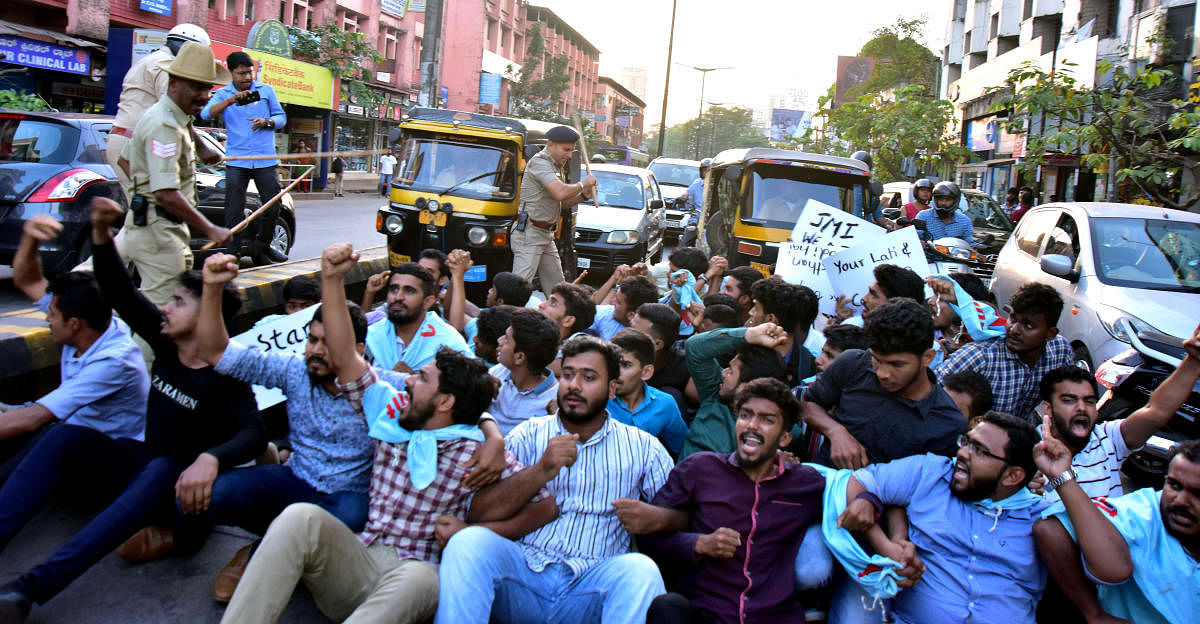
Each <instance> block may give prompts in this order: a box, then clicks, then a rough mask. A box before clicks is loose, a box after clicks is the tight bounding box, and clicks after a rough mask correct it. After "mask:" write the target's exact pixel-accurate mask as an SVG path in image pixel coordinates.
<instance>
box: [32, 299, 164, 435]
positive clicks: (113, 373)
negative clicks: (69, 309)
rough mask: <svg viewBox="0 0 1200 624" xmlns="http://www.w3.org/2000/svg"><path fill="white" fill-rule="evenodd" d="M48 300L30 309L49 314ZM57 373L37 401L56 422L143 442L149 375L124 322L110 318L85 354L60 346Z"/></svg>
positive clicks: (39, 302)
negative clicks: (55, 383) (52, 385)
mask: <svg viewBox="0 0 1200 624" xmlns="http://www.w3.org/2000/svg"><path fill="white" fill-rule="evenodd" d="M52 297H53V295H50V294H47V295H46V296H45V297H42V298H41V299H39V300H38V301H37V302H36V303H35V304H34V306H35V307H37V309H39V310H41V311H42V312H45V313H47V314H49V312H50V299H51V298H52ZM59 373H60V377H61V379H62V382H61V383H60V384H59V385H58V387H57V388H55V389H54V390H51V391H50V392H49V393H48V394H46V395H45V396H43V397H42V398H40V399H38V400H37V401H36V402H37V403H38V404H39V405H41V406H42V407H44V408H46V409H47V410H50V413H51V414H54V417H55V418H56V419H58V420H59V421H62V422H65V423H67V424H71V425H79V426H81V427H87V428H89V429H94V430H96V431H99V432H100V433H103V434H105V435H107V436H108V437H110V438H113V439H116V438H132V439H134V440H142V439H143V436H144V434H145V430H146V395H147V394H148V393H149V392H150V376H149V375H147V374H146V364H145V362H144V361H143V360H142V351H141V349H139V348H138V346H137V344H136V343H134V342H133V338H132V337H131V336H130V335H129V326H127V325H126V324H125V323H124V322H123V321H121V320H120V319H118V318H115V317H114V318H113V319H112V321H110V322H109V324H108V329H106V330H104V333H103V334H100V337H99V338H97V339H96V342H94V343H92V346H90V347H88V349H87V351H84V352H83V353H80V354H78V355H77V354H76V352H75V349H74V348H72V347H68V346H64V347H63V349H62V359H61V360H60V362H59Z"/></svg>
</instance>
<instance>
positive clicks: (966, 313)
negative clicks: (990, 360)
mask: <svg viewBox="0 0 1200 624" xmlns="http://www.w3.org/2000/svg"><path fill="white" fill-rule="evenodd" d="M933 277H940V278H942V279H945V280H947V281H949V282H950V284H951V285H953V286H954V297H955V299H957V300H958V302H957V303H950V302H949V301H947V302H946V305H949V306H950V308H951V309H953V310H954V313H955V314H957V315H958V318H959V319H961V320H962V324H963V329H965V330H967V333H968V334H970V335H971V339H972V340H975V341H976V342H979V341H983V340H987V339H989V338H1000V337H1003V336H1004V326H1005V320H1004V318H1003V317H1001V316H999V315H997V314H996V310H995V309H994V308H992V306H990V305H988V304H986V303H981V302H979V301H976V300H975V299H974V297H972V296H971V295H969V294H967V291H965V290H963V287H962V286H959V285H958V282H956V281H954V279H952V278H951V277H950V276H948V275H934V276H933Z"/></svg>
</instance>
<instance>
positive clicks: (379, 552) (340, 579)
mask: <svg viewBox="0 0 1200 624" xmlns="http://www.w3.org/2000/svg"><path fill="white" fill-rule="evenodd" d="M301 580H303V581H304V584H305V585H306V586H307V587H308V589H309V591H311V592H312V595H313V599H314V600H315V601H316V603H317V607H318V608H319V609H321V612H322V613H324V614H325V615H326V616H328V617H329V618H330V619H333V620H335V621H338V622H342V621H344V622H347V623H349V624H363V623H366V622H380V623H383V622H387V623H410V622H412V623H416V622H425V621H428V620H430V619H431V618H432V617H433V615H434V613H436V612H437V602H438V567H437V566H436V565H434V564H432V563H428V562H425V561H416V560H413V559H400V558H398V557H397V555H396V551H395V549H393V548H392V547H391V546H385V545H383V544H380V543H375V544H372V545H371V546H369V547H364V546H363V545H362V542H360V541H358V537H357V536H355V535H354V533H352V532H350V529H348V528H346V525H345V524H342V521H341V520H338V519H337V518H335V517H333V515H331V514H330V513H329V512H327V511H325V510H324V509H321V508H320V507H317V506H316V505H310V504H308V503H297V504H295V505H291V506H289V507H288V508H287V509H285V510H284V511H283V513H282V514H280V515H279V517H278V518H276V519H275V521H274V522H272V523H271V528H270V529H268V530H267V534H266V536H265V537H263V541H262V544H260V545H259V547H258V550H257V551H256V552H255V553H254V557H253V558H251V559H250V565H249V566H247V567H246V573H245V574H244V575H243V576H242V580H241V582H239V583H238V588H237V591H236V592H234V594H233V599H232V600H230V602H229V607H228V608H227V609H226V610H225V617H223V618H221V622H223V623H232V622H254V623H260V622H275V621H277V620H278V619H279V616H280V614H282V613H283V610H284V608H285V607H286V606H287V604H288V601H289V600H290V599H291V596H292V591H293V590H294V589H295V587H296V583H297V582H298V581H301Z"/></svg>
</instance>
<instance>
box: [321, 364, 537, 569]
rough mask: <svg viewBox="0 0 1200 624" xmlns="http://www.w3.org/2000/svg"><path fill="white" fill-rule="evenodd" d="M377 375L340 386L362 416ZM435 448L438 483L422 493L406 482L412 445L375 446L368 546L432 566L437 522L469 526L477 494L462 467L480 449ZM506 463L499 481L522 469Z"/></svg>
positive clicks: (442, 444) (467, 445) (461, 442)
mask: <svg viewBox="0 0 1200 624" xmlns="http://www.w3.org/2000/svg"><path fill="white" fill-rule="evenodd" d="M376 373H377V372H376V371H375V370H374V369H373V367H367V369H366V370H365V371H364V372H363V374H362V375H361V376H360V377H359V378H358V379H355V380H354V381H352V382H350V383H348V384H338V388H339V389H340V390H342V392H344V393H346V397H347V398H348V399H350V400H351V401H352V402H353V403H354V404H355V405H356V406H357V407H358V408H359V409H360V410H361V409H362V398H363V393H364V392H366V389H367V388H369V387H370V386H371V385H372V384H374V383H375V381H376V380H377V379H378V376H377V374H376ZM437 446H438V469H437V478H435V479H434V481H433V483H431V484H430V485H429V487H427V488H425V489H423V490H418V489H415V488H413V487H412V481H411V480H410V479H409V477H408V468H407V466H406V460H407V458H408V443H407V442H405V443H401V444H392V443H390V442H382V441H378V440H377V441H376V442H375V461H374V464H373V465H372V466H371V485H370V489H369V496H370V506H369V507H368V509H367V525H366V527H365V528H364V529H363V531H362V532H361V533H359V534H358V539H359V540H360V541H361V542H362V543H363V545H364V546H370V545H371V544H372V543H374V542H375V541H376V540H379V541H381V542H383V543H384V544H387V545H388V546H391V547H392V548H394V549H395V550H396V556H397V557H399V558H401V559H417V560H420V561H428V562H430V563H438V562H439V561H440V560H441V553H442V547H441V545H439V544H438V542H437V538H436V537H435V535H434V529H435V528H436V525H437V519H438V517H439V516H454V517H456V518H458V519H460V520H463V521H466V519H467V509H468V508H469V506H470V502H471V496H472V494H474V492H473V491H472V490H469V489H467V487H466V486H464V485H463V480H464V479H466V478H467V475H468V474H470V473H471V469H469V468H464V467H463V463H464V462H466V461H467V460H468V459H470V457H471V455H472V454H473V453H474V452H475V449H477V448H478V447H479V446H480V443H479V442H476V441H474V440H468V439H465V438H458V439H454V440H440V441H438V445H437ZM505 459H506V465H505V468H504V473H503V474H502V476H501V478H507V477H509V476H511V475H512V474H513V473H516V472H517V471H519V470H521V469H522V468H523V466H522V465H521V464H520V463H518V462H517V459H516V457H515V456H514V455H513V454H512V453H506V458H505ZM545 495H546V492H544V491H543V492H540V493H539V494H538V496H536V497H535V498H534V499H533V501H534V502H536V501H539V500H541V499H542V498H544V497H545Z"/></svg>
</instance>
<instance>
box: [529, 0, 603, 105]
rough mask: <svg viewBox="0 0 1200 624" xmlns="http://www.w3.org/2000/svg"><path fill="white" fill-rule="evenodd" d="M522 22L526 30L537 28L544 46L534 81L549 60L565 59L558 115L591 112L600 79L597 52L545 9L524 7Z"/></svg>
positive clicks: (552, 12) (568, 26) (531, 5)
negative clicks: (566, 77) (566, 79)
mask: <svg viewBox="0 0 1200 624" xmlns="http://www.w3.org/2000/svg"><path fill="white" fill-rule="evenodd" d="M525 22H526V27H527V29H532V28H533V27H535V26H537V27H538V28H540V30H541V34H542V40H543V41H544V42H545V44H546V58H544V59H542V63H541V64H540V65H539V66H538V71H537V72H535V78H540V77H541V75H542V72H544V71H545V67H546V62H547V61H548V60H549V58H550V57H551V56H559V55H565V56H566V57H567V74H568V75H569V76H570V81H569V82H568V84H567V91H566V93H564V94H563V97H562V100H561V101H560V103H559V105H558V113H559V114H560V115H570V114H572V113H574V112H575V111H589V110H592V103H593V101H594V100H595V97H596V84H597V81H598V79H599V65H600V50H599V49H598V48H596V46H594V45H592V44H591V42H589V41H588V40H587V39H585V38H584V37H583V35H581V34H579V32H578V31H576V30H575V29H574V28H572V27H571V25H570V24H568V23H567V22H566V21H564V20H563V19H562V18H561V17H559V16H558V15H557V14H555V13H554V11H551V10H550V9H548V8H546V7H540V6H536V5H533V4H529V5H527V6H526V7H525Z"/></svg>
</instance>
